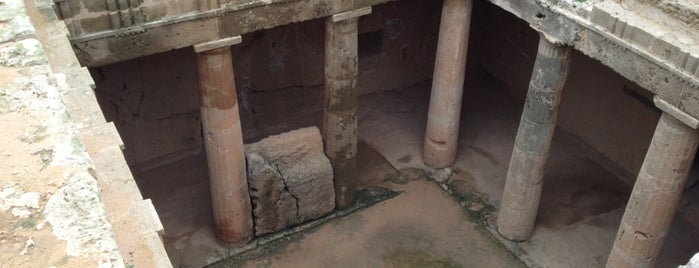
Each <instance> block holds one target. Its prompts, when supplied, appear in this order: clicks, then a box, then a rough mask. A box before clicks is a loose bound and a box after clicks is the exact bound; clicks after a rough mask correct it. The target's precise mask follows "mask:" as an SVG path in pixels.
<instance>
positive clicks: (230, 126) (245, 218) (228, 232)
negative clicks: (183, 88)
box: [194, 36, 253, 246]
mask: <svg viewBox="0 0 699 268" xmlns="http://www.w3.org/2000/svg"><path fill="white" fill-rule="evenodd" d="M240 41H241V39H240V36H236V37H232V38H226V39H221V40H216V41H212V42H209V43H204V44H199V45H195V46H194V51H195V52H196V53H197V67H198V71H199V97H200V100H201V121H202V128H203V135H204V145H205V146H206V158H207V163H208V166H209V184H210V187H211V201H212V204H213V212H214V224H215V226H216V237H217V239H218V241H219V243H221V244H222V245H224V246H237V245H240V244H243V243H246V242H248V241H250V239H251V238H252V234H253V231H252V212H251V206H250V196H249V194H248V183H247V177H246V172H245V156H244V151H243V136H242V130H241V127H240V116H239V114H238V99H237V96H236V89H235V79H234V76H233V58H232V56H231V49H230V46H232V45H234V44H238V43H240Z"/></svg>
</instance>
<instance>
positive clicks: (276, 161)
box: [245, 127, 335, 235]
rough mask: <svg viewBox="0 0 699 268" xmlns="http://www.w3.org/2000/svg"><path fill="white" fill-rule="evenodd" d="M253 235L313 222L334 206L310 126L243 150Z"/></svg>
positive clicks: (328, 171) (328, 174) (326, 164)
mask: <svg viewBox="0 0 699 268" xmlns="http://www.w3.org/2000/svg"><path fill="white" fill-rule="evenodd" d="M245 157H246V159H247V165H248V168H247V170H248V187H249V188H250V197H251V198H252V205H253V214H254V218H255V233H256V235H263V234H267V233H271V232H275V231H279V230H282V229H284V228H286V227H289V226H293V225H297V224H299V223H302V222H305V221H309V220H313V219H317V218H319V217H321V216H323V215H325V214H327V213H329V212H331V211H332V210H333V209H334V208H335V192H334V189H333V171H332V167H331V166H330V161H329V160H328V158H327V157H326V156H325V154H324V153H323V141H322V139H321V136H320V131H319V130H318V128H316V127H310V128H302V129H298V130H294V131H290V132H287V133H283V134H280V135H275V136H270V137H268V138H265V139H263V140H261V141H259V142H257V143H254V144H248V145H246V146H245Z"/></svg>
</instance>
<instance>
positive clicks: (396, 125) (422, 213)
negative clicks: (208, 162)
mask: <svg viewBox="0 0 699 268" xmlns="http://www.w3.org/2000/svg"><path fill="white" fill-rule="evenodd" d="M429 86H430V83H429V82H425V83H421V84H418V85H415V86H413V87H409V88H405V89H398V90H393V91H389V92H383V93H374V94H370V95H365V96H362V97H361V98H360V108H359V135H360V139H361V140H362V141H363V143H362V144H361V146H360V148H359V161H360V164H359V166H360V167H361V174H362V175H361V176H360V177H361V179H362V180H363V184H364V185H369V184H380V185H381V186H384V187H388V188H391V189H394V190H397V191H402V192H403V193H402V194H400V195H398V196H397V197H395V198H393V199H390V200H388V201H384V202H382V203H379V204H377V205H375V206H373V207H369V208H366V209H364V210H361V211H359V212H357V213H354V214H352V215H349V216H346V217H343V218H339V219H333V220H331V221H330V222H329V223H326V224H325V225H322V226H320V227H318V228H314V229H312V230H309V231H307V232H305V233H304V234H302V235H301V236H300V238H299V239H297V240H294V241H291V242H289V243H282V244H281V245H277V246H274V247H272V248H271V249H269V250H267V251H268V252H267V254H264V255H261V256H256V258H254V259H252V260H247V261H246V262H243V263H242V264H244V265H245V266H257V265H263V266H267V265H270V266H272V267H280V266H284V267H287V266H289V265H290V264H295V265H298V266H301V267H318V266H328V265H330V264H334V265H339V266H350V267H355V266H361V267H364V266H368V267H375V266H383V265H386V266H391V265H393V266H396V267H404V266H406V265H408V264H410V265H414V266H417V267H422V266H429V265H433V266H437V267H442V266H466V267H468V266H473V265H478V266H482V267H516V266H520V265H523V263H521V262H519V261H517V260H514V259H513V258H512V255H511V254H510V253H509V252H507V251H504V250H503V248H502V247H501V244H499V243H496V242H495V240H494V239H496V238H497V236H492V235H490V233H489V232H488V231H486V230H487V229H488V228H492V222H494V220H493V218H492V217H493V216H494V215H495V213H489V211H491V210H492V209H497V206H498V203H499V202H500V196H501V192H502V188H503V186H504V179H505V174H506V172H507V165H508V162H509V157H510V153H511V150H512V145H513V143H514V136H515V134H516V130H517V125H518V122H519V113H520V110H521V105H522V104H521V103H519V102H517V101H514V100H513V98H512V97H511V96H510V95H509V94H508V91H507V89H506V88H505V86H504V85H503V84H501V83H500V82H498V81H497V80H496V79H494V78H493V77H491V76H489V75H488V74H487V73H486V72H483V71H478V70H476V71H473V72H470V73H469V75H468V77H467V82H466V88H467V90H466V91H465V93H464V105H463V111H462V126H461V136H460V144H459V155H458V160H457V163H456V165H455V168H454V169H453V170H452V171H453V175H452V177H451V180H450V181H449V183H448V184H449V185H450V186H451V187H452V188H450V189H452V190H455V191H456V192H461V193H464V194H465V195H467V199H471V200H473V199H474V197H475V198H476V199H479V200H482V201H483V202H484V203H483V204H478V203H477V202H476V203H475V204H474V203H473V202H470V203H467V204H463V203H462V205H464V206H462V207H461V208H460V207H459V203H458V202H457V201H456V199H455V198H452V197H450V196H449V195H448V194H447V193H446V192H445V191H444V190H442V188H440V187H439V186H438V185H437V184H436V183H435V182H434V181H426V180H424V178H423V177H421V176H419V175H414V174H423V173H422V171H420V169H422V170H425V171H426V173H425V174H428V175H430V174H436V173H434V172H433V171H431V170H429V169H428V168H426V167H424V166H423V165H422V160H421V155H420V152H421V150H422V140H423V132H424V126H425V122H426V112H427V103H428V101H429ZM320 90H322V89H320ZM281 95H284V94H283V93H280V96H281ZM287 95H288V94H287ZM312 95H315V96H318V94H312ZM272 97H273V96H272ZM266 98H270V96H266ZM285 98H286V97H285ZM251 101H255V100H251ZM290 105H291V104H290ZM284 116H288V115H284ZM551 159H552V162H551V163H550V165H549V168H548V170H547V175H546V182H545V184H544V193H543V200H542V204H541V208H540V212H539V219H538V221H537V222H538V223H537V229H536V231H535V234H534V238H533V239H532V240H531V241H529V242H524V243H519V244H515V243H507V242H505V244H504V245H505V246H506V247H509V248H510V250H512V252H514V254H515V255H517V256H519V257H520V258H521V259H522V260H523V261H524V263H527V264H529V265H531V264H534V263H536V264H537V265H536V266H541V267H601V266H603V265H604V263H605V262H606V258H607V254H608V252H609V249H610V247H611V245H612V240H613V237H614V235H615V234H616V228H617V225H618V223H619V221H620V220H621V215H622V213H623V209H624V206H625V202H626V200H627V197H628V195H629V193H630V190H631V187H630V186H627V185H626V184H624V183H622V182H621V180H619V179H617V178H616V177H615V176H614V175H613V174H612V173H610V172H608V171H606V170H604V168H603V167H602V166H601V165H599V164H598V163H597V162H595V159H594V156H593V155H592V154H591V153H589V151H588V149H586V147H585V146H584V145H581V143H580V142H577V141H576V140H575V139H574V138H571V137H570V136H569V135H568V134H566V133H565V132H563V131H558V132H557V134H556V137H555V138H554V143H553V149H552V157H551ZM399 173H400V174H402V175H400V174H399ZM396 174H399V175H396ZM411 174H413V175H411ZM137 177H138V178H140V183H139V186H140V187H141V190H142V191H143V193H144V195H146V197H150V198H152V199H153V201H154V204H155V206H156V209H157V210H158V213H159V214H160V217H161V219H162V221H163V224H164V226H165V232H166V234H165V237H164V239H165V243H166V248H167V250H168V254H169V256H170V258H171V260H172V261H173V264H174V265H175V266H178V265H180V266H182V267H195V266H201V265H203V264H207V263H212V262H215V261H216V260H218V259H221V258H222V257H223V256H226V255H227V254H228V253H229V252H228V251H227V250H225V249H222V248H219V247H217V246H215V242H214V238H213V234H212V230H211V226H210V218H211V211H210V209H209V208H208V206H209V204H208V202H209V200H208V198H209V195H208V188H207V187H208V186H207V182H206V181H202V180H201V178H205V177H206V166H205V162H204V159H203V156H202V155H195V156H192V157H190V158H187V159H184V160H181V161H180V162H177V163H173V164H171V165H170V166H165V167H162V168H158V169H153V170H150V171H147V172H145V173H142V174H138V175H137ZM406 177H407V178H417V180H410V179H408V180H405V178H406ZM148 178H159V179H152V180H149V179H148ZM386 178H392V179H390V180H388V181H387V180H385V179H386ZM396 178H399V179H397V180H396ZM396 182H398V183H396ZM406 182H407V183H406ZM403 183H405V184H403ZM489 208H490V209H489ZM468 211H471V212H475V213H476V214H475V215H484V216H483V217H475V218H474V217H472V215H473V214H472V213H471V214H469V213H466V212H468ZM469 215H471V216H469ZM483 218H486V219H487V221H485V223H486V224H485V225H483V223H484V222H483V221H482V220H480V219H483ZM491 231H492V230H491ZM697 239H699V232H698V231H697V227H695V226H693V225H692V224H691V223H690V222H688V221H687V220H686V219H685V217H683V216H681V215H678V217H677V218H676V219H675V224H674V226H673V227H672V232H671V234H670V236H669V238H668V239H667V241H666V244H665V245H666V246H665V247H664V249H665V250H664V251H663V253H662V255H661V257H660V260H659V262H658V265H659V267H670V266H676V265H678V264H683V263H686V261H687V260H688V259H689V257H691V255H692V254H693V253H694V252H696V251H697V250H699V245H697V244H696V243H694V241H697ZM534 260H535V261H534ZM232 264H236V265H238V264H241V263H240V262H237V261H231V262H228V263H227V264H225V265H224V267H226V265H227V266H233V265H232ZM423 264H424V265H423ZM481 264H487V265H481ZM218 265H223V264H221V263H219V264H218ZM410 265H408V266H410Z"/></svg>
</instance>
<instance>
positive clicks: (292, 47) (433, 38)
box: [90, 0, 441, 171]
mask: <svg viewBox="0 0 699 268" xmlns="http://www.w3.org/2000/svg"><path fill="white" fill-rule="evenodd" d="M440 11H441V4H436V3H434V2H433V1H425V0H410V1H397V2H391V3H388V4H383V5H378V6H375V7H374V9H373V13H372V14H371V15H368V16H364V17H362V18H361V19H360V20H359V32H360V36H359V42H360V44H359V50H360V51H359V58H360V62H359V69H360V75H359V81H358V83H359V90H360V93H361V94H367V93H371V92H377V91H382V90H390V89H395V88H401V87H405V86H408V85H412V84H415V83H417V82H420V81H424V80H427V79H430V78H431V76H432V69H433V65H434V54H435V51H436V43H437V29H438V26H439V16H440ZM323 27H324V21H323V20H322V19H318V20H312V21H307V22H301V23H295V24H289V25H285V26H281V27H277V28H273V29H270V30H263V31H259V32H254V33H251V34H246V35H243V43H242V44H240V45H237V46H234V47H233V57H234V67H235V76H236V84H237V87H238V92H239V94H238V96H239V103H240V110H241V111H240V112H241V120H242V124H243V135H244V138H245V142H246V143H249V142H254V141H256V140H259V139H261V138H263V137H266V136H268V135H271V134H278V133H282V132H285V131H289V130H291V129H296V128H299V127H304V126H311V125H319V124H320V122H321V120H322V113H321V112H322V105H323V103H322V102H323V97H322V96H323V95H322V94H323V86H322V85H323V63H324V53H323V50H324V28H323ZM90 72H91V73H92V76H93V77H94V79H95V83H96V85H97V88H96V93H97V97H98V101H99V103H100V106H101V107H102V111H103V112H104V114H105V117H106V118H107V119H108V120H110V121H114V123H115V124H116V126H117V128H118V129H119V132H120V134H121V136H122V137H123V140H124V143H125V145H126V157H127V160H128V161H129V162H130V164H131V166H132V168H135V169H136V171H137V170H141V169H148V168H149V167H153V166H157V165H159V164H162V163H165V162H168V161H172V160H174V159H178V158H179V157H182V156H185V155H188V154H191V153H194V152H197V151H199V150H201V149H202V141H201V134H200V132H201V129H200V121H199V104H198V103H199V96H198V89H197V88H198V82H197V79H198V76H197V73H196V64H195V57H194V52H193V50H192V49H191V48H183V49H178V50H174V51H170V52H165V53H161V54H155V55H151V56H147V57H142V58H138V59H135V60H130V61H125V62H120V63H115V64H110V65H105V66H102V67H95V68H90ZM273 92H274V94H285V96H287V97H286V98H285V99H286V100H287V101H285V102H284V103H275V102H272V101H270V100H269V98H268V96H269V94H272V93H273Z"/></svg>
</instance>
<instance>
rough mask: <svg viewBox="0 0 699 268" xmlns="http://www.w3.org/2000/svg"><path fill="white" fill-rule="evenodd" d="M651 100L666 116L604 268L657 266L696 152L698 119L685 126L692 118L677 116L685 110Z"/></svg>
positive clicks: (630, 199)
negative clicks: (657, 259) (656, 263)
mask: <svg viewBox="0 0 699 268" xmlns="http://www.w3.org/2000/svg"><path fill="white" fill-rule="evenodd" d="M655 102H656V105H657V106H658V107H659V108H660V109H661V110H663V111H664V112H663V114H662V116H661V117H660V121H658V126H657V127H656V128H655V133H654V134H653V140H652V141H651V143H650V147H648V152H647V153H646V158H645V160H644V161H643V165H642V166H641V171H639V173H638V177H637V179H636V184H635V185H634V187H633V191H632V192H631V197H630V198H629V202H628V203H627V205H626V211H625V212H624V217H623V218H622V220H621V224H620V225H619V231H618V232H617V235H616V239H615V240H614V246H613V247H612V251H611V253H610V254H609V259H608V260H607V267H608V268H616V267H634V268H643V267H654V266H655V261H656V258H657V257H658V253H659V252H660V249H661V246H662V244H663V240H664V239H665V235H666V234H667V232H668V230H669V229H670V225H671V223H672V219H673V217H674V216H675V212H676V211H677V207H678V205H679V201H680V198H681V197H682V192H683V190H684V185H685V182H686V181H687V175H688V173H689V169H690V168H691V166H692V162H693V161H694V156H695V154H696V152H697V144H698V143H699V135H697V134H698V133H697V130H696V127H697V124H696V119H693V120H689V121H694V122H692V123H690V124H691V125H690V126H688V124H686V123H683V122H687V120H682V119H687V118H688V119H692V118H691V117H689V116H686V114H685V115H680V116H675V115H678V113H675V112H679V113H682V114H683V112H681V111H679V110H677V109H676V108H674V107H672V106H670V105H669V104H667V102H664V101H663V100H661V99H658V98H657V97H656V99H655ZM668 108H669V109H668ZM673 110H674V112H673ZM680 120H682V121H680Z"/></svg>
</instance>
